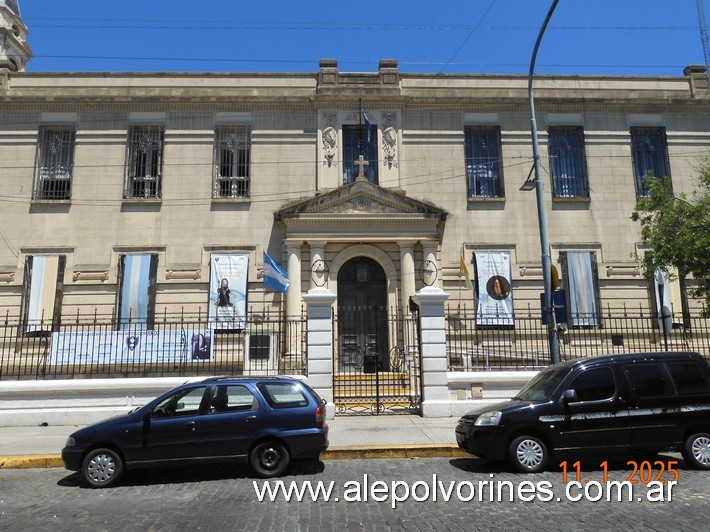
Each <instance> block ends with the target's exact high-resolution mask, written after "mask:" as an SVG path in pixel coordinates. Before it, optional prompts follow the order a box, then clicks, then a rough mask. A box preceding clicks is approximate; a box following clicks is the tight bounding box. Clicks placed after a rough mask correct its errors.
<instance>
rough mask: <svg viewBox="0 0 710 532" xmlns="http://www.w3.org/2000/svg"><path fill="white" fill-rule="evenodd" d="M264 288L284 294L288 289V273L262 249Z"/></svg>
mask: <svg viewBox="0 0 710 532" xmlns="http://www.w3.org/2000/svg"><path fill="white" fill-rule="evenodd" d="M264 288H266V289H268V290H274V291H276V292H283V293H284V294H285V293H286V292H287V291H288V274H287V273H286V272H285V271H284V270H282V269H281V268H279V267H278V266H277V265H276V263H275V262H274V259H272V258H271V257H269V255H268V254H267V253H266V251H264Z"/></svg>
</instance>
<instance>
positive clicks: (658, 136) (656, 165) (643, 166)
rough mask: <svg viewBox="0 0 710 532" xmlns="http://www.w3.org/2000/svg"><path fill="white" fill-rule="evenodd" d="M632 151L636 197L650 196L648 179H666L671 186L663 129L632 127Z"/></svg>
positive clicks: (664, 130) (664, 131) (666, 144)
mask: <svg viewBox="0 0 710 532" xmlns="http://www.w3.org/2000/svg"><path fill="white" fill-rule="evenodd" d="M631 150H632V153H633V159H634V177H635V178H636V195H637V196H638V197H646V196H648V194H649V190H648V184H647V183H646V178H647V177H649V178H653V179H666V183H667V185H668V186H669V187H670V186H671V180H670V177H671V167H670V163H669V161H668V141H667V139H666V129H665V128H663V127H632V128H631Z"/></svg>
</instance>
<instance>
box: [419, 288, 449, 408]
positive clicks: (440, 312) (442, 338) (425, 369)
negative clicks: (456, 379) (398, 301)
mask: <svg viewBox="0 0 710 532" xmlns="http://www.w3.org/2000/svg"><path fill="white" fill-rule="evenodd" d="M413 299H414V302H415V303H416V304H417V305H419V323H420V335H419V345H420V346H421V356H422V366H421V367H422V416H423V417H450V416H451V398H450V397H449V379H448V377H447V374H446V373H447V371H446V370H447V364H446V320H445V319H444V303H446V300H447V299H449V294H447V293H446V292H444V291H443V290H442V289H441V288H437V287H434V286H427V287H426V288H422V289H421V290H420V291H419V292H417V295H415V296H414V298H413Z"/></svg>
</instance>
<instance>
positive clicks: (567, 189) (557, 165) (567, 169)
mask: <svg viewBox="0 0 710 532" xmlns="http://www.w3.org/2000/svg"><path fill="white" fill-rule="evenodd" d="M548 150H549V155H550V171H551V173H552V182H553V190H554V195H555V197H556V198H588V197H589V179H588V177H587V156H586V153H585V149H584V130H583V129H582V128H581V127H578V126H571V127H570V126H565V127H551V128H550V129H549V130H548Z"/></svg>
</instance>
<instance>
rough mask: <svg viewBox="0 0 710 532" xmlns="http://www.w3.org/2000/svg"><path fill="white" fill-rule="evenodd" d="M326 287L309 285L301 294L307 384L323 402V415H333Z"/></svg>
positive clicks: (332, 300)
mask: <svg viewBox="0 0 710 532" xmlns="http://www.w3.org/2000/svg"><path fill="white" fill-rule="evenodd" d="M336 298H337V296H336V295H335V294H334V293H333V292H331V291H330V290H328V289H327V288H312V289H311V290H309V291H308V293H307V294H306V295H305V296H303V301H304V302H305V303H306V315H307V317H308V384H309V385H310V386H311V388H313V389H314V390H315V391H316V393H317V394H318V395H320V396H321V398H323V399H325V400H326V401H327V402H328V403H327V408H326V418H327V419H333V418H334V417H335V403H333V303H335V300H336Z"/></svg>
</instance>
